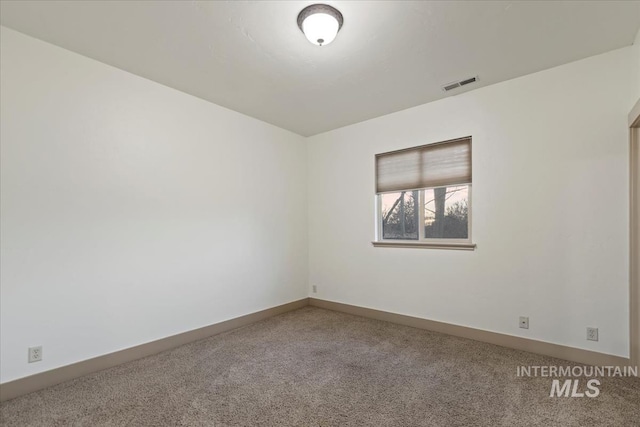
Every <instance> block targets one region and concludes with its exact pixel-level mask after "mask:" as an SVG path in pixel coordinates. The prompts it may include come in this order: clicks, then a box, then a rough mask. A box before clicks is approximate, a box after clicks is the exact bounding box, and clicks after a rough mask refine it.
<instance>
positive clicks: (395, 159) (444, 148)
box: [376, 137, 471, 193]
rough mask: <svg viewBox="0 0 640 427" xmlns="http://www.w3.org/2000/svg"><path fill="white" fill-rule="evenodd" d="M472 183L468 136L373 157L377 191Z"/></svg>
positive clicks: (384, 191)
mask: <svg viewBox="0 0 640 427" xmlns="http://www.w3.org/2000/svg"><path fill="white" fill-rule="evenodd" d="M470 183H471V137H466V138H460V139H454V140H451V141H445V142H438V143H436V144H429V145H422V146H420V147H414V148H408V149H406V150H399V151H392V152H389V153H382V154H377V155H376V192H377V193H386V192H389V191H401V190H414V189H418V188H427V187H443V186H447V185H456V184H470Z"/></svg>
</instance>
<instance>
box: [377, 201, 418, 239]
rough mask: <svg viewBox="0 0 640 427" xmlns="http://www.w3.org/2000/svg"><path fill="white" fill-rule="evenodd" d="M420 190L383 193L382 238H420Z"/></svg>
mask: <svg viewBox="0 0 640 427" xmlns="http://www.w3.org/2000/svg"><path fill="white" fill-rule="evenodd" d="M419 193H420V192H419V191H402V192H398V193H387V194H381V195H380V199H381V202H382V203H381V204H382V211H381V216H382V238H383V239H401V240H418V223H419V222H420V212H419V210H418V204H419Z"/></svg>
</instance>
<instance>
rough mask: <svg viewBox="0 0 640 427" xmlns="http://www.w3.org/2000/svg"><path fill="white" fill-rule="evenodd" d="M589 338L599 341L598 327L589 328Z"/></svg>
mask: <svg viewBox="0 0 640 427" xmlns="http://www.w3.org/2000/svg"><path fill="white" fill-rule="evenodd" d="M587 340H589V341H598V328H587Z"/></svg>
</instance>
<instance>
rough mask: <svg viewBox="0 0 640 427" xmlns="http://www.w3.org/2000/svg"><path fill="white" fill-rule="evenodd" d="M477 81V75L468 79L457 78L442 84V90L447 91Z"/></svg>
mask: <svg viewBox="0 0 640 427" xmlns="http://www.w3.org/2000/svg"><path fill="white" fill-rule="evenodd" d="M477 81H478V77H469V78H468V79H464V80H458V81H457V82H453V83H449V84H446V85H444V86H442V90H443V91H445V92H449V91H450V90H453V89H456V88H459V87H462V86H466V85H468V84H471V83H475V82H477Z"/></svg>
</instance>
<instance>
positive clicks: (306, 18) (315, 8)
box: [298, 4, 343, 46]
mask: <svg viewBox="0 0 640 427" xmlns="http://www.w3.org/2000/svg"><path fill="white" fill-rule="evenodd" d="M342 22H343V18H342V13H340V11H339V10H338V9H336V8H334V7H331V6H329V5H326V4H312V5H311V6H307V7H305V8H304V9H302V11H301V12H300V14H299V15H298V27H300V29H301V30H302V32H303V33H304V35H305V36H306V37H307V40H309V41H310V42H311V43H313V44H315V45H318V46H324V45H327V44H329V43H331V42H332V41H333V39H335V38H336V35H337V34H338V31H340V28H342Z"/></svg>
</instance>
